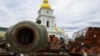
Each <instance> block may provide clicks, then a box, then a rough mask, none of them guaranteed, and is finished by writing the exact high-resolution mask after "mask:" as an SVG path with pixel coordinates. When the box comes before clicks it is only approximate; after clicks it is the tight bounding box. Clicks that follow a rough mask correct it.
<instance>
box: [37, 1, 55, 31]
mask: <svg viewBox="0 0 100 56" xmlns="http://www.w3.org/2000/svg"><path fill="white" fill-rule="evenodd" d="M36 20H40V21H41V25H44V26H45V27H46V28H47V30H48V31H50V32H52V31H54V25H55V17H54V16H53V9H51V6H50V5H49V3H48V0H43V3H42V4H41V7H40V9H39V11H38V17H37V18H36Z"/></svg>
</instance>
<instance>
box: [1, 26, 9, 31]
mask: <svg viewBox="0 0 100 56" xmlns="http://www.w3.org/2000/svg"><path fill="white" fill-rule="evenodd" d="M7 29H8V28H5V27H0V31H6V30H7Z"/></svg>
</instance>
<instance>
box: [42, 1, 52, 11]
mask: <svg viewBox="0 0 100 56" xmlns="http://www.w3.org/2000/svg"><path fill="white" fill-rule="evenodd" d="M41 8H46V9H51V6H50V5H49V4H48V0H44V1H43V4H42V5H41Z"/></svg>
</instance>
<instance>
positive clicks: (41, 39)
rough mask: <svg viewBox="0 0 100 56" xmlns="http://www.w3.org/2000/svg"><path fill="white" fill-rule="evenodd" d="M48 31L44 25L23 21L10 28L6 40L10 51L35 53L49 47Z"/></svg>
mask: <svg viewBox="0 0 100 56" xmlns="http://www.w3.org/2000/svg"><path fill="white" fill-rule="evenodd" d="M47 38H48V34H47V30H46V28H45V27H44V26H43V25H39V24H37V23H34V22H31V21H22V22H19V23H17V24H16V25H14V26H11V27H10V28H8V30H7V33H6V40H7V43H8V44H9V46H10V49H11V50H13V51H14V52H17V53H23V54H28V53H33V52H36V51H38V50H41V49H44V48H45V47H46V45H47Z"/></svg>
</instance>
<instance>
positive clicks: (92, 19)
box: [0, 0, 100, 34]
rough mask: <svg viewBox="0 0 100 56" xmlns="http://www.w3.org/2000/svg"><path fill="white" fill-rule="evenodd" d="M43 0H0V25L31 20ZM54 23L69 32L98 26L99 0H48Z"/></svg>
mask: <svg viewBox="0 0 100 56" xmlns="http://www.w3.org/2000/svg"><path fill="white" fill-rule="evenodd" d="M42 1H43V0H0V27H9V26H11V25H14V24H16V23H17V22H20V21H23V20H32V21H35V19H36V18H37V16H38V13H37V11H38V10H39V9H40V5H41V4H42ZM49 4H50V5H51V8H52V9H53V10H54V16H55V17H56V18H55V19H56V24H57V26H58V27H64V28H65V31H66V32H67V33H68V34H70V33H73V32H75V31H78V30H80V29H83V28H86V27H89V26H96V27H100V0H49Z"/></svg>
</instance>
